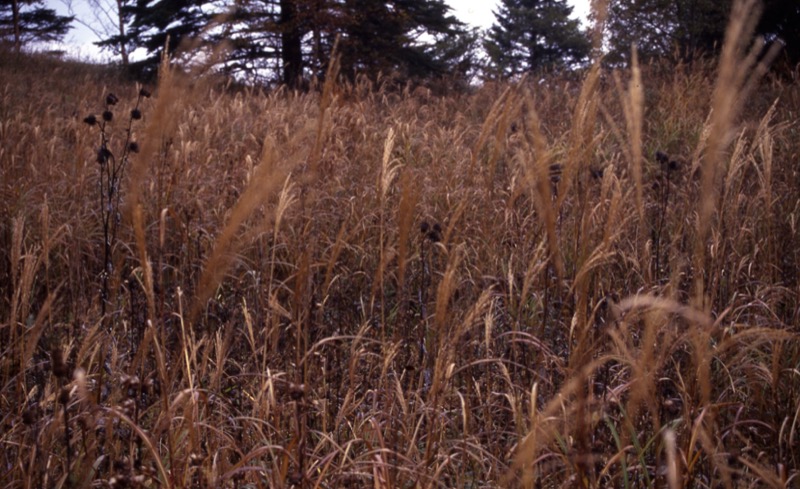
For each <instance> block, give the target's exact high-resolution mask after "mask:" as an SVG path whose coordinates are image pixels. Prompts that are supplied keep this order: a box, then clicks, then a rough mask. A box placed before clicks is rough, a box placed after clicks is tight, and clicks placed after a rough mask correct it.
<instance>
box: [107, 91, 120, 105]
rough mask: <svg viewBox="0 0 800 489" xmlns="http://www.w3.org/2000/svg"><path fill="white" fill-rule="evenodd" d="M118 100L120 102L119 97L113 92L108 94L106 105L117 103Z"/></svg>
mask: <svg viewBox="0 0 800 489" xmlns="http://www.w3.org/2000/svg"><path fill="white" fill-rule="evenodd" d="M117 102H119V97H117V96H116V95H114V94H113V93H109V94H108V95H106V105H117Z"/></svg>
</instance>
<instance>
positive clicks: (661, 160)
mask: <svg viewBox="0 0 800 489" xmlns="http://www.w3.org/2000/svg"><path fill="white" fill-rule="evenodd" d="M656 161H657V162H658V164H659V165H666V164H667V163H669V155H668V154H666V153H664V152H663V151H656Z"/></svg>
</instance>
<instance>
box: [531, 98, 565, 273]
mask: <svg viewBox="0 0 800 489" xmlns="http://www.w3.org/2000/svg"><path fill="white" fill-rule="evenodd" d="M524 103H525V108H526V111H527V115H528V121H527V124H526V131H525V137H526V140H527V141H528V144H529V146H530V148H531V151H529V152H527V153H526V154H525V155H524V157H523V159H522V161H523V171H524V174H525V179H526V181H527V183H528V186H529V187H530V188H531V190H532V191H533V202H534V205H535V206H536V211H537V212H538V213H539V215H540V216H541V218H542V220H543V221H544V228H545V232H546V235H547V248H548V251H549V252H550V261H551V263H552V264H553V268H554V269H555V271H556V275H557V276H558V278H559V279H561V278H562V277H563V276H564V261H563V259H562V257H561V247H560V246H559V242H558V234H557V233H556V212H557V210H556V209H554V208H553V196H552V192H551V190H550V188H551V185H550V162H551V161H552V153H551V151H550V149H549V147H548V144H547V140H546V138H545V136H544V133H543V132H542V128H541V121H540V120H539V115H538V114H537V112H536V107H535V106H534V102H533V97H532V96H531V95H530V93H529V92H527V93H526V97H525V100H524ZM531 160H532V161H531Z"/></svg>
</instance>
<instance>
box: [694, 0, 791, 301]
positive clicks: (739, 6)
mask: <svg viewBox="0 0 800 489" xmlns="http://www.w3.org/2000/svg"><path fill="white" fill-rule="evenodd" d="M757 6H758V2H757V0H736V1H735V2H734V4H733V9H732V12H731V18H730V22H729V23H728V27H727V29H726V31H725V43H724V44H723V46H722V53H721V55H720V61H719V67H718V74H717V81H716V84H715V86H714V95H713V98H712V103H711V114H710V116H709V120H708V123H707V124H708V139H707V141H706V142H705V151H704V152H703V154H702V159H701V161H700V169H701V184H700V188H701V194H700V195H701V199H700V202H699V205H698V219H697V237H696V239H695V247H694V261H693V264H694V267H695V274H694V285H695V290H694V302H695V304H696V305H698V307H703V308H707V307H708V306H709V304H708V303H707V302H706V291H705V285H704V281H703V273H702V271H703V270H704V269H705V266H704V262H705V253H706V251H705V250H706V241H707V239H708V234H709V231H710V229H711V220H712V216H713V214H714V211H715V204H716V202H717V198H716V195H717V192H718V183H717V182H718V176H719V171H720V167H721V166H722V165H723V160H724V152H725V150H726V148H727V147H728V145H729V144H730V141H731V129H732V128H733V124H734V122H735V119H736V117H737V116H738V114H739V112H740V110H741V107H742V104H743V103H744V101H745V99H746V97H747V95H748V94H749V93H750V92H751V91H752V90H753V89H754V88H755V85H756V83H757V81H758V80H759V79H760V78H761V77H762V76H763V74H764V73H765V71H766V69H767V66H768V64H769V62H770V61H771V59H772V58H774V56H775V55H776V54H777V50H778V49H780V48H779V46H777V45H778V44H779V43H775V45H773V46H772V48H771V50H770V52H769V53H768V54H767V55H766V56H765V57H763V58H762V59H761V61H759V60H758V57H759V54H760V52H761V50H762V49H763V45H764V43H763V40H762V41H760V42H757V43H755V45H753V46H752V47H751V48H750V50H749V52H748V51H747V48H748V46H749V44H750V40H751V35H752V33H753V31H754V29H755V25H756V22H757V21H758V17H759V15H758V14H759V12H758V8H757Z"/></svg>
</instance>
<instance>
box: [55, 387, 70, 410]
mask: <svg viewBox="0 0 800 489" xmlns="http://www.w3.org/2000/svg"><path fill="white" fill-rule="evenodd" d="M69 395H70V392H69V387H68V386H64V387H62V388H61V391H60V392H59V393H58V402H60V403H61V404H63V405H65V406H66V405H67V403H68V402H69Z"/></svg>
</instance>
